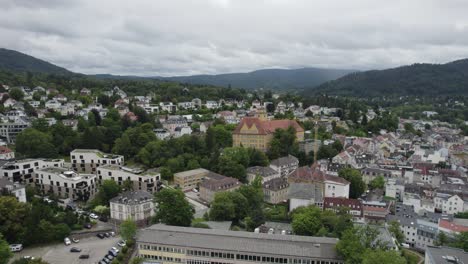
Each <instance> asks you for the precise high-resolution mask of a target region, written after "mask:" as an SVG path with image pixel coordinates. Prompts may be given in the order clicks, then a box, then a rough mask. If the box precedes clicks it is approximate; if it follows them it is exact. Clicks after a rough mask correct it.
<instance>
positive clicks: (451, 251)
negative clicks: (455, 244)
mask: <svg viewBox="0 0 468 264" xmlns="http://www.w3.org/2000/svg"><path fill="white" fill-rule="evenodd" d="M463 263H468V252H465V251H463V249H459V248H451V247H432V246H429V247H427V248H426V253H425V256H424V264H463Z"/></svg>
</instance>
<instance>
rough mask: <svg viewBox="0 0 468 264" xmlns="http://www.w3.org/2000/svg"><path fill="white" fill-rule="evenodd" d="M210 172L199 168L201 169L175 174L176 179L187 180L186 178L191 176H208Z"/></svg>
mask: <svg viewBox="0 0 468 264" xmlns="http://www.w3.org/2000/svg"><path fill="white" fill-rule="evenodd" d="M209 172H210V171H209V170H206V169H203V168H199V169H194V170H188V171H182V172H178V173H174V178H185V177H190V176H193V175H198V174H201V173H205V174H208V173H209Z"/></svg>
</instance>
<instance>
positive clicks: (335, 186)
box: [324, 175, 350, 198]
mask: <svg viewBox="0 0 468 264" xmlns="http://www.w3.org/2000/svg"><path fill="white" fill-rule="evenodd" d="M324 185H325V197H343V198H349V186H350V183H349V182H348V181H347V180H345V179H343V178H341V177H338V176H332V175H325V176H324Z"/></svg>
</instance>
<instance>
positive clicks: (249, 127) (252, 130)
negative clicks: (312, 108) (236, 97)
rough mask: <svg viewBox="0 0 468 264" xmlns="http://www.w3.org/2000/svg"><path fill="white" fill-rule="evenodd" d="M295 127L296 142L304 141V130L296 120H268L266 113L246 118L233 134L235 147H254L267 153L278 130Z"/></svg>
mask: <svg viewBox="0 0 468 264" xmlns="http://www.w3.org/2000/svg"><path fill="white" fill-rule="evenodd" d="M288 127H293V128H294V129H295V130H296V140H297V141H303V140H304V129H303V128H302V127H301V126H300V125H299V124H298V123H297V122H296V121H295V120H271V121H270V120H266V118H265V113H261V114H260V117H244V118H242V120H241V122H240V123H239V124H238V125H237V127H236V129H235V130H234V132H233V133H232V138H233V146H235V147H238V146H244V147H252V148H255V149H258V150H261V151H267V150H268V147H269V145H270V142H271V140H272V139H273V133H274V132H275V130H276V129H280V128H281V129H287V128H288Z"/></svg>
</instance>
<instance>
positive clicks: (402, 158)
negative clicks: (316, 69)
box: [0, 79, 468, 263]
mask: <svg viewBox="0 0 468 264" xmlns="http://www.w3.org/2000/svg"><path fill="white" fill-rule="evenodd" d="M0 81H1V79H0ZM108 83H110V82H107V83H106V84H108ZM124 85H126V86H130V85H128V84H125V83H124ZM154 85H156V86H162V87H164V89H163V90H159V93H158V92H147V93H143V94H137V92H135V90H127V89H125V88H119V86H117V85H109V86H108V87H105V88H103V89H101V88H93V89H91V88H85V87H78V88H73V89H68V88H67V89H65V87H64V86H60V85H56V84H53V85H51V86H53V87H54V88H45V87H41V86H39V85H38V86H33V87H29V86H27V85H12V84H11V83H4V84H3V85H2V87H0V89H1V90H2V93H1V94H0V98H2V102H3V108H2V109H1V110H2V111H1V115H0V119H1V123H0V137H1V138H2V141H1V146H0V151H1V153H0V159H1V162H0V164H1V166H0V189H1V190H2V191H1V194H2V196H1V197H0V233H1V234H2V236H3V240H4V241H5V243H8V244H9V248H10V251H12V252H15V253H14V254H11V255H8V256H9V257H13V258H14V259H19V258H20V257H22V258H23V259H22V260H25V258H26V259H32V258H36V259H38V258H41V261H44V262H45V263H47V262H50V263H60V259H62V260H63V259H68V258H70V257H71V256H70V254H71V255H73V253H68V251H64V250H63V248H64V247H65V248H67V246H68V245H70V244H72V245H73V246H68V247H69V248H70V249H71V252H73V250H76V252H81V251H82V250H83V251H82V252H81V253H79V254H75V255H74V256H75V257H76V259H77V260H78V257H79V258H80V259H81V258H83V259H84V261H87V262H83V263H91V262H92V263H129V261H130V259H132V260H131V261H133V262H132V263H233V262H234V263H244V262H245V263H250V262H258V263H375V262H372V259H386V258H388V259H396V260H397V261H400V262H394V263H421V262H419V261H420V260H421V261H423V259H424V258H425V259H426V263H442V262H438V261H437V260H436V261H435V262H427V261H428V259H437V258H440V259H441V261H442V259H444V260H445V259H447V260H451V259H452V260H453V262H452V263H463V262H457V261H461V260H463V261H465V260H466V259H467V258H468V253H466V252H464V251H463V250H468V244H467V241H468V214H467V212H468V185H467V184H468V183H467V177H468V170H467V165H468V159H467V157H468V154H467V153H468V152H467V151H468V149H467V147H466V146H467V142H468V141H467V137H466V133H465V131H464V127H463V126H465V125H466V124H463V126H462V127H460V126H458V125H456V124H455V123H454V122H449V121H447V120H440V119H439V118H441V117H442V115H443V114H444V113H438V112H436V111H426V110H424V111H419V110H416V111H415V112H414V113H412V114H411V115H410V116H406V117H403V116H404V115H408V113H405V114H402V115H397V113H398V110H397V108H396V107H394V105H391V104H389V103H388V102H387V103H385V105H387V106H384V104H383V103H382V105H379V103H375V102H370V101H359V100H351V101H349V100H348V99H345V98H340V97H328V96H320V97H316V98H301V97H293V96H290V95H288V94H281V93H272V92H271V91H269V90H258V91H255V92H246V91H245V90H236V89H225V88H214V87H197V86H191V85H182V84H177V83H175V84H170V85H169V86H168V84H166V83H162V84H154ZM143 91H145V90H143ZM170 93H173V96H172V99H170V100H164V98H170V97H171V96H170ZM207 93H211V94H207ZM226 93H231V95H223V94H226ZM193 95H199V97H202V99H200V98H199V97H195V96H193ZM229 96H232V97H229ZM407 100H408V101H409V100H414V99H413V98H407ZM417 100H419V99H417ZM448 100H449V101H446V102H445V104H446V105H447V106H448V107H447V108H446V109H448V110H447V111H458V110H457V109H464V108H465V101H464V99H458V100H454V99H448ZM397 104H398V105H400V104H404V103H402V102H401V99H400V101H399V102H397ZM392 107H393V108H392ZM414 117H418V118H414ZM444 119H445V118H444ZM18 223H23V224H22V225H18ZM96 236H98V237H99V238H100V239H95V240H91V241H90V242H89V244H85V243H88V242H85V241H86V239H89V238H90V237H96ZM106 237H107V238H106ZM70 239H71V240H72V241H73V243H72V242H70ZM79 240H81V242H80V241H79ZM60 241H64V243H65V246H62V245H60V246H55V247H51V248H50V249H48V250H47V251H43V252H38V251H34V248H33V249H31V251H28V248H29V247H30V246H37V245H43V244H48V243H53V242H60ZM75 241H76V242H75ZM119 241H120V242H119ZM359 241H367V242H362V244H361V242H359ZM117 244H118V245H117ZM111 246H112V247H111ZM303 247H308V250H302V248H303ZM109 248H110V249H109ZM119 248H120V250H119ZM108 249H109V250H108ZM67 250H68V249H67ZM99 250H100V251H102V252H100V251H99ZM30 252H32V253H30ZM107 252H108V253H107ZM293 252H294V253H293ZM292 253H293V254H292ZM34 254H37V255H34ZM419 259H420V260H419ZM139 261H140V262H139ZM141 261H145V262H141ZM146 261H154V262H146ZM0 263H3V262H0ZM15 263H16V262H15ZM18 263H19V262H18ZM41 263H42V262H41ZM76 263H78V262H76ZM392 263H393V262H392Z"/></svg>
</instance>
